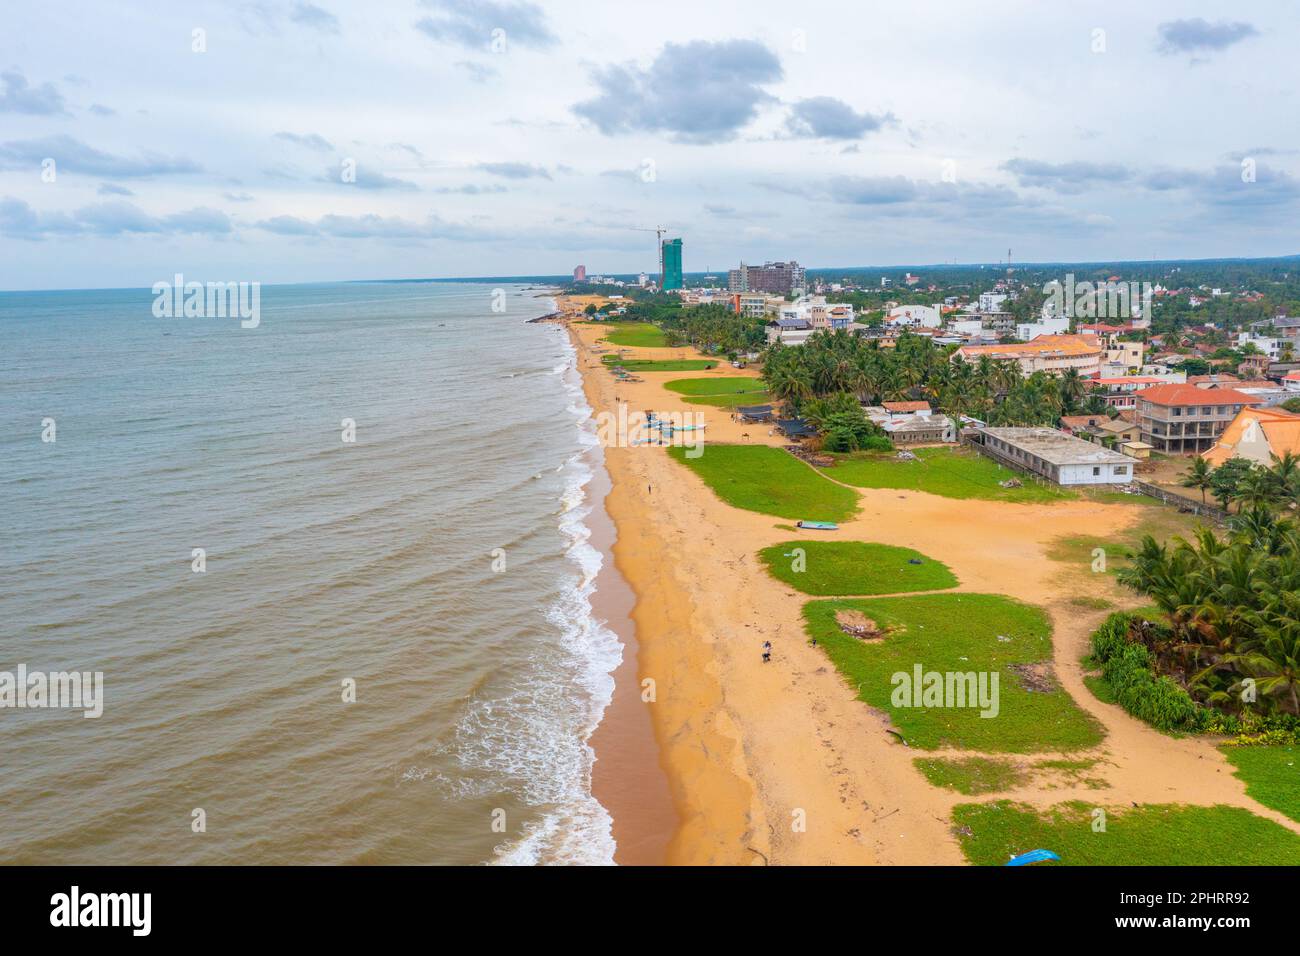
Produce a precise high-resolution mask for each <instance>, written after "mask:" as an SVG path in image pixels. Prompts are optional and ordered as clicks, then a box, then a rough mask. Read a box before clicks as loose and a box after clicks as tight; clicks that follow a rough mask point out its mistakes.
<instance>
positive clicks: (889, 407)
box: [863, 402, 957, 445]
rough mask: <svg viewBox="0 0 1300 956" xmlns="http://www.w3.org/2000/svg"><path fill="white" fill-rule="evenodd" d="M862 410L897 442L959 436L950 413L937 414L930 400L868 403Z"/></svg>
mask: <svg viewBox="0 0 1300 956" xmlns="http://www.w3.org/2000/svg"><path fill="white" fill-rule="evenodd" d="M863 411H865V412H866V414H867V418H868V419H869V420H870V421H871V422H872V424H875V425H877V426H879V427H880V428H881V429H882V430H884V432H885V434H886V435H888V436H889V438H890V440H891V441H893V443H894V444H895V445H916V444H936V443H939V442H955V441H956V440H957V423H956V422H954V421H953V420H952V419H951V418H949V417H948V416H947V415H936V414H934V413H933V412H932V411H931V410H930V403H929V402H885V403H884V404H883V405H868V406H866V407H865V408H864V409H863Z"/></svg>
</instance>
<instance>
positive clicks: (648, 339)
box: [603, 322, 668, 349]
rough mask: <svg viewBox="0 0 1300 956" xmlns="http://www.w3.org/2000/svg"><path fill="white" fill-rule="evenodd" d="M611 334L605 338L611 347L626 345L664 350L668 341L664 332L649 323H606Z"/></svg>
mask: <svg viewBox="0 0 1300 956" xmlns="http://www.w3.org/2000/svg"><path fill="white" fill-rule="evenodd" d="M603 324H604V326H605V328H607V329H609V334H608V335H606V336H605V339H606V341H608V342H609V343H610V344H611V345H626V346H628V347H629V348H653V349H657V348H664V347H666V346H667V345H668V340H667V339H666V338H664V330H663V329H661V328H659V326H657V325H651V324H650V323H649V322H605V323H603Z"/></svg>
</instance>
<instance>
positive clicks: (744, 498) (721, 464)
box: [668, 444, 858, 521]
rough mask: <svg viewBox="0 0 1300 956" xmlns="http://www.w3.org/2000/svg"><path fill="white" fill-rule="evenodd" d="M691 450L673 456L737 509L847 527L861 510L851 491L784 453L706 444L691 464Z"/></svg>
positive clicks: (676, 450)
mask: <svg viewBox="0 0 1300 956" xmlns="http://www.w3.org/2000/svg"><path fill="white" fill-rule="evenodd" d="M687 450H688V449H686V448H680V447H673V448H669V449H668V454H669V455H671V456H672V457H673V458H675V459H677V461H679V462H681V463H682V464H684V465H685V466H686V467H687V468H689V469H691V471H693V472H695V473H696V474H697V475H699V476H700V478H702V479H703V480H704V483H705V484H707V485H708V486H709V487H710V488H712V489H713V491H714V493H715V494H716V495H717V496H718V497H719V498H721V499H722V500H723V501H725V502H726V503H727V504H729V505H734V506H735V507H737V508H743V509H745V510H746V511H757V512H759V513H760V514H765V515H775V516H776V517H778V518H806V519H808V520H809V521H843V520H845V519H846V518H849V517H851V516H852V515H853V514H854V513H855V512H856V511H857V510H858V496H857V495H855V494H854V493H853V491H852V490H851V489H849V488H843V487H841V486H839V485H837V484H835V483H834V482H831V481H827V480H826V479H825V478H823V477H822V476H821V475H820V474H818V473H817V472H816V471H814V470H813V469H812V468H810V467H808V466H807V465H805V464H804V463H803V462H801V461H799V460H798V459H797V458H794V457H793V456H791V455H788V454H786V453H785V452H783V451H781V449H779V448H771V447H768V446H767V445H711V444H705V445H704V449H703V454H701V455H700V456H699V457H698V458H688V457H687V456H686V452H687Z"/></svg>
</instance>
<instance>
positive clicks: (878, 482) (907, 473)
mask: <svg viewBox="0 0 1300 956" xmlns="http://www.w3.org/2000/svg"><path fill="white" fill-rule="evenodd" d="M914 454H915V455H916V459H915V460H914V461H900V460H898V458H897V457H896V456H895V455H881V454H857V455H853V456H851V457H845V458H841V459H839V461H838V463H837V464H836V466H835V468H834V469H833V470H832V474H834V476H835V480H836V481H842V482H844V483H845V484H846V485H855V486H857V487H859V488H898V489H900V490H908V491H924V492H927V493H928V494H932V495H941V496H943V497H945V498H984V499H988V500H990V501H1010V502H1046V501H1061V500H1065V499H1070V498H1075V497H1077V495H1076V494H1075V493H1074V492H1072V491H1067V490H1066V489H1064V488H1058V487H1056V486H1055V485H1048V484H1042V483H1039V482H1036V481H1034V480H1033V479H1031V478H1026V477H1024V476H1022V475H1019V474H1017V473H1016V472H1014V471H1011V470H1010V469H1008V468H1003V467H1002V466H1001V465H999V464H998V463H997V462H995V461H993V460H992V459H990V458H986V457H985V456H983V455H981V454H978V453H977V452H973V451H969V450H967V449H960V448H918V449H915V451H914ZM1008 478H1018V479H1020V480H1021V481H1022V482H1023V483H1022V485H1021V487H1019V488H1003V487H1002V486H1001V484H999V483H1000V482H1003V481H1006V480H1007V479H1008Z"/></svg>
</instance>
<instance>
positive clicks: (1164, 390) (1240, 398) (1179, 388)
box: [1137, 382, 1262, 405]
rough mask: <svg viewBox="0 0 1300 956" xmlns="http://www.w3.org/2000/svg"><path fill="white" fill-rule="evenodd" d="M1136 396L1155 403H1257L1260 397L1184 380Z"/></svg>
mask: <svg viewBox="0 0 1300 956" xmlns="http://www.w3.org/2000/svg"><path fill="white" fill-rule="evenodd" d="M1137 397H1138V398H1140V399H1143V400H1145V401H1148V402H1152V403H1154V404H1156V405H1215V404H1219V405H1222V404H1227V403H1231V404H1233V405H1258V404H1259V403H1260V402H1261V401H1262V399H1259V398H1256V397H1255V396H1254V395H1247V394H1246V393H1245V392H1238V391H1236V390H1235V389H1231V388H1214V389H1207V388H1201V387H1199V386H1197V385H1189V384H1187V383H1186V382H1184V383H1181V384H1171V385H1156V386H1153V387H1152V388H1144V389H1142V391H1140V392H1138V393H1137Z"/></svg>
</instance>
